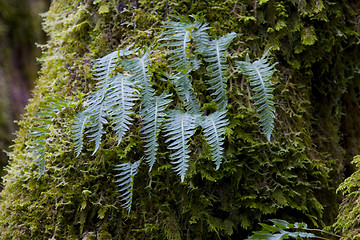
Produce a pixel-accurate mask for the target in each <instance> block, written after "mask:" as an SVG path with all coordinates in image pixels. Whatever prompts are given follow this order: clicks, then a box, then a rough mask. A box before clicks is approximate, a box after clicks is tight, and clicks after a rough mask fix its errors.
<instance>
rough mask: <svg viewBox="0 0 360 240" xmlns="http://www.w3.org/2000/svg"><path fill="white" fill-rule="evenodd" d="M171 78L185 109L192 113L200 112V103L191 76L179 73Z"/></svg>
mask: <svg viewBox="0 0 360 240" xmlns="http://www.w3.org/2000/svg"><path fill="white" fill-rule="evenodd" d="M171 79H172V81H173V82H174V84H175V89H176V91H177V92H178V94H179V97H180V99H181V101H182V102H183V103H184V105H185V109H186V110H187V111H189V112H190V113H192V114H200V103H199V101H198V100H197V98H196V95H195V91H194V89H193V87H192V85H191V80H190V79H189V76H188V75H187V74H185V73H177V74H175V75H173V76H171Z"/></svg>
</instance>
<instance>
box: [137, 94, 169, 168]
mask: <svg viewBox="0 0 360 240" xmlns="http://www.w3.org/2000/svg"><path fill="white" fill-rule="evenodd" d="M170 96H171V95H169V94H166V93H163V94H161V95H160V96H155V97H153V98H151V100H149V101H148V104H147V105H148V106H147V107H146V108H144V109H143V110H142V114H141V115H142V117H143V119H142V120H143V127H142V133H143V139H144V142H145V146H144V147H145V151H144V152H145V156H146V162H147V163H148V164H149V167H150V169H149V172H150V171H151V169H152V167H153V165H154V163H155V161H156V153H157V150H158V146H159V144H158V142H157V139H158V135H159V133H160V127H161V124H162V123H163V122H164V120H165V116H166V113H165V110H166V108H167V106H168V105H169V103H170V102H171V99H169V97H170Z"/></svg>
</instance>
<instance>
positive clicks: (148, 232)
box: [0, 0, 360, 239]
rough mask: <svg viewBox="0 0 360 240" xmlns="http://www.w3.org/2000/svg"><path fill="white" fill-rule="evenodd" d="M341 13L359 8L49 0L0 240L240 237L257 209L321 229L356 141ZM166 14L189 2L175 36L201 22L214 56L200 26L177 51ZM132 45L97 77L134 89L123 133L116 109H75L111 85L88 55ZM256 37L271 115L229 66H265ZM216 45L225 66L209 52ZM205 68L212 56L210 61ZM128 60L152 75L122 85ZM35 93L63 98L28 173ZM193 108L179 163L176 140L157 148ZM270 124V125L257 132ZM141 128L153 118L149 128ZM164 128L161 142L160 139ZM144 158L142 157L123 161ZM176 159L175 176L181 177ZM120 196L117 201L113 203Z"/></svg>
mask: <svg viewBox="0 0 360 240" xmlns="http://www.w3.org/2000/svg"><path fill="white" fill-rule="evenodd" d="M354 9H359V7H358V5H357V3H354V2H353V1H349V2H325V1H321V0H319V1H290V0H286V1H281V2H279V1H271V0H269V1H255V2H254V1H235V0H226V1H190V0H179V1H177V0H174V1H160V0H159V1H147V0H143V1H138V2H133V1H129V2H119V1H115V0H104V1H82V0H80V1H79V0H76V1H75V0H69V1H66V0H56V1H53V2H52V5H51V7H50V10H49V12H48V13H46V14H45V15H44V29H45V30H46V32H47V34H48V35H49V41H48V42H47V44H46V45H44V46H43V56H42V57H41V59H40V61H41V63H42V69H41V72H40V77H39V79H38V81H37V85H36V88H35V90H34V92H33V98H32V99H31V101H30V103H29V105H28V106H27V113H26V114H25V115H24V116H23V118H22V119H21V120H20V121H19V125H20V130H19V131H18V132H17V138H16V140H15V143H14V146H13V148H12V151H11V152H10V153H9V157H10V165H9V166H8V168H7V175H6V176H5V177H4V190H3V191H2V192H1V200H0V238H1V239H37V238H39V239H51V238H53V239H219V238H221V239H244V238H246V237H248V236H249V235H251V232H252V231H253V230H254V229H256V228H257V227H258V223H259V222H263V221H264V220H266V219H269V218H277V219H286V221H289V222H295V221H298V222H306V223H307V224H308V225H309V226H310V227H311V228H313V227H317V228H322V227H324V226H325V225H330V224H332V223H333V222H334V221H335V217H336V215H337V213H338V212H337V209H338V204H339V202H340V201H341V197H340V196H339V195H337V194H336V192H335V189H336V188H337V186H338V185H339V183H340V182H341V181H342V179H343V177H344V174H346V175H347V174H350V173H351V170H352V169H351V165H350V163H349V162H350V159H351V158H352V155H354V153H356V152H359V150H360V148H359V146H360V145H359V144H357V139H358V137H359V136H360V131H358V130H357V128H356V124H357V122H358V121H357V120H358V119H359V117H360V114H359V113H358V112H357V111H354V110H353V109H356V108H353V107H350V106H354V105H356V104H357V103H358V102H359V101H358V100H359V99H358V98H359V96H358V95H359V94H358V91H359V87H360V86H359V82H360V81H358V80H359V71H358V69H359V54H358V52H359V41H358V39H359V35H360V34H359V23H358V21H357V18H356V17H357V12H356V11H355V10H354ZM176 12H178V13H179V14H181V15H183V16H190V15H193V16H196V15H197V14H198V13H200V12H202V13H203V16H204V19H203V20H204V21H202V24H203V25H196V26H195V25H194V28H190V29H188V31H189V32H190V33H193V34H195V33H196V31H197V29H202V32H207V33H208V35H209V44H213V45H212V49H216V46H217V45H216V44H219V45H218V46H220V45H222V44H221V42H222V41H224V43H225V42H226V41H227V39H230V38H232V40H231V41H229V42H231V43H229V45H228V46H227V50H226V51H225V50H220V48H219V51H215V52H214V50H211V51H210V52H211V53H209V54H204V55H202V54H201V52H203V50H204V49H205V46H206V44H204V45H202V44H199V46H198V45H197V44H196V41H197V38H200V36H203V35H202V34H198V35H196V34H195V35H193V36H192V38H191V39H190V38H189V40H186V43H189V46H190V47H189V48H180V47H179V46H178V44H179V40H176V39H173V40H166V39H167V38H175V36H173V35H172V34H173V33H172V31H173V28H172V27H171V23H169V17H170V15H171V14H174V13H176ZM198 16H201V15H198ZM198 20H199V21H200V20H201V17H199V18H198ZM205 20H206V23H207V24H208V25H205V24H204V23H205ZM176 22H177V23H178V22H179V21H178V20H175V21H174V22H173V23H176ZM180 22H181V21H180ZM185 22H186V21H185ZM169 24H170V25H169ZM180 25H181V24H180ZM178 27H182V26H178ZM208 27H211V28H208ZM231 33H235V34H236V37H235V38H233V34H231ZM161 34H162V35H161ZM181 34H182V35H181V36H185V35H187V32H186V31H184V32H182V33H181ZM184 34H185V35H184ZM179 36H180V34H179ZM218 36H221V37H218ZM201 38H202V37H201ZM159 39H163V40H159ZM164 39H165V40H164ZM210 39H213V41H210ZM131 44H134V46H132V47H131V48H129V49H128V50H129V51H133V52H134V53H131V54H129V55H126V54H123V55H122V56H121V58H120V59H118V60H117V61H115V62H114V64H115V65H114V66H113V67H114V69H113V71H112V73H111V74H109V73H105V75H101V76H105V78H106V76H109V77H110V78H109V79H108V80H109V84H112V83H111V82H112V80H113V79H114V78H115V77H116V76H117V75H119V76H118V79H119V80H121V81H119V83H120V82H123V83H125V85H126V86H128V87H130V86H131V88H132V89H134V90H131V91H130V92H131V93H132V94H133V95H134V96H132V95H129V94H128V95H127V96H128V97H129V98H130V99H134V100H129V104H130V103H131V104H133V105H131V107H129V109H131V111H130V110H129V112H130V113H129V115H124V116H123V118H122V119H123V121H122V122H123V123H126V121H125V120H128V121H129V122H131V124H125V125H126V126H127V127H128V129H127V128H126V127H125V126H124V125H122V124H121V123H120V122H119V125H117V124H115V123H114V122H115V119H119V116H116V115H117V113H119V112H116V114H115V112H111V111H112V110H111V111H105V112H103V115H100V116H99V115H96V114H95V112H93V111H92V110H91V108H89V107H90V106H91V105H93V106H94V107H95V106H96V108H94V110H95V109H97V110H96V111H98V109H99V108H98V106H99V105H101V104H102V103H103V102H96V101H95V97H96V98H98V99H100V97H101V96H104V99H102V100H103V101H108V100H109V101H111V99H107V96H108V95H110V92H112V93H113V92H115V89H119V88H120V86H119V85H112V86H113V87H112V88H108V89H107V91H106V93H103V94H102V92H101V91H102V90H101V89H102V87H101V86H100V85H99V83H100V84H103V83H105V82H106V81H107V80H105V79H99V78H101V77H100V75H98V76H96V75H95V76H94V75H93V74H94V72H95V74H96V73H102V72H103V71H102V70H101V66H102V64H103V63H105V64H106V63H108V62H107V60H106V59H102V57H103V56H108V54H109V53H113V52H114V51H115V53H114V55H115V56H116V58H117V57H118V56H119V55H121V54H118V51H117V50H118V49H126V48H128V47H129V46H130V45H131ZM167 44H173V45H172V46H166V45H167ZM226 45H227V44H224V46H226ZM270 47H272V50H271V57H272V60H269V61H268V63H267V64H269V65H268V66H272V63H274V62H277V63H278V64H277V65H276V69H277V71H276V72H274V75H273V77H272V78H271V83H272V87H269V88H270V89H271V88H274V89H273V90H272V92H271V93H270V92H269V93H268V94H269V95H266V96H269V98H264V97H261V98H262V99H263V100H264V99H269V100H268V101H267V100H266V101H265V102H266V104H268V106H273V107H274V108H275V109H276V118H274V119H273V120H272V117H273V114H274V111H268V112H262V109H261V106H264V105H263V104H264V103H262V102H258V103H259V104H257V103H256V100H257V99H255V101H253V98H254V97H252V96H256V95H259V96H262V94H265V93H264V92H260V91H257V89H253V87H252V85H251V81H250V83H249V82H248V81H247V79H246V78H247V75H248V74H247V71H245V70H244V69H243V68H238V65H239V63H238V61H242V62H247V61H246V55H247V54H248V55H249V56H250V58H251V59H263V60H265V59H266V57H264V58H262V57H261V56H263V51H264V50H266V49H269V48H270ZM137 48H139V49H140V50H139V49H138V50H135V49H137ZM209 49H210V48H209ZM184 50H185V52H184ZM135 53H137V55H135ZM220 53H221V54H224V58H223V60H225V62H222V60H221V61H215V59H213V57H215V56H217V55H218V54H220ZM181 54H182V56H184V57H181ZM109 56H110V55H109ZM195 56H197V58H195ZM170 58H171V59H170ZM93 59H98V60H97V61H96V63H97V64H99V65H98V66H99V67H97V66H96V63H95V65H93ZM101 59H102V60H104V61H102V60H101ZM258 61H259V60H258ZM216 62H220V63H221V64H222V65H221V66H220V67H217V68H215V67H214V69H213V68H212V67H211V66H212V65H214V63H216ZM255 62H256V61H254V62H252V64H254V63H255ZM141 63H148V64H147V65H146V64H144V66H147V73H146V74H142V76H143V78H144V79H145V80H146V79H149V80H150V83H151V84H146V81H139V83H137V84H136V85H132V84H133V81H134V78H135V76H136V75H138V77H141V74H140V73H141V69H145V68H141V69H140V70H137V69H136V66H139V65H141ZM200 63H202V64H200ZM243 64H244V63H243ZM264 64H265V63H264ZM240 65H242V64H240ZM224 67H225V68H224ZM190 70H191V71H190ZM188 71H189V72H188ZM270 72H271V71H270ZM222 73H224V75H222ZM132 76H134V78H133V77H132ZM138 77H136V78H138ZM250 78H251V77H250ZM250 80H251V79H250ZM225 82H226V84H225ZM144 83H145V84H144ZM189 83H190V84H189ZM125 85H123V86H125ZM254 85H257V86H259V84H258V83H254ZM184 86H191V87H188V88H184ZM215 86H216V87H215ZM151 89H152V90H151ZM215 89H216V90H215ZM116 91H117V90H116ZM140 92H141V93H142V94H140ZM224 93H225V96H226V97H224ZM139 94H140V95H139ZM151 94H154V97H151ZM171 94H172V95H171ZM271 95H273V99H271ZM46 96H50V97H56V96H57V97H60V98H62V99H64V101H66V102H72V103H76V106H74V107H72V106H69V107H65V108H61V111H59V112H58V113H57V118H56V119H55V120H54V121H52V122H51V127H50V131H49V132H47V133H46V136H47V139H48V140H47V142H46V147H45V149H46V153H47V154H46V155H45V156H44V158H43V159H44V162H45V165H46V168H45V171H44V173H43V174H42V176H41V177H40V178H39V176H40V173H39V171H38V165H37V164H36V162H35V161H34V158H33V153H32V152H31V151H29V146H30V145H31V144H30V143H31V142H33V141H34V140H35V138H36V137H33V136H30V135H29V132H31V131H29V129H34V128H35V129H36V128H37V127H40V125H42V124H43V123H39V122H38V121H36V119H39V116H37V115H36V113H39V112H41V111H42V110H41V109H42V108H41V107H40V106H43V105H47V104H48V103H49V102H48V99H47V98H46ZM121 96H122V95H114V96H113V97H121ZM92 97H94V99H93V98H92ZM255 98H256V97H255ZM135 99H136V100H135ZM144 99H149V101H144ZM185 99H186V101H185ZM170 100H171V101H170ZM92 101H94V103H92ZM114 103H116V105H115V106H114V107H117V108H118V107H119V106H118V105H117V104H118V102H117V101H114ZM156 104H158V105H157V106H159V107H158V109H159V112H161V113H162V114H163V115H159V121H157V122H156V123H155V122H154V121H153V120H151V118H152V119H154V118H155V116H154V115H152V114H150V113H149V112H152V111H150V110H149V109H157V107H155V108H154V106H156ZM272 104H273V105H272ZM146 105H147V106H146ZM151 106H152V107H151ZM224 106H227V107H226V108H225V110H226V114H225V113H223V112H224V111H222V110H223V109H224ZM147 107H148V108H147ZM120 109H123V108H121V107H120ZM167 109H171V110H173V111H170V112H168V111H167ZM176 109H178V110H176ZM184 109H185V110H186V112H185V111H184ZM124 110H125V108H124ZM126 111H127V110H126ZM120 112H121V111H120ZM193 112H194V113H196V112H200V115H204V117H205V116H206V118H207V120H206V121H205V120H204V121H203V122H202V124H201V126H198V125H197V127H195V126H193V125H195V124H198V123H197V122H196V121H195V120H192V119H191V120H189V121H187V123H189V122H190V123H191V124H189V125H191V126H189V129H190V130H189V132H190V133H191V134H193V131H195V133H194V134H193V135H192V136H191V137H188V136H185V135H184V136H183V137H184V142H185V143H187V144H186V146H187V148H186V149H185V150H183V152H186V154H187V156H188V158H187V157H186V155H184V156H185V157H182V158H178V155H174V154H175V153H176V152H177V151H179V149H178V148H176V149H174V150H173V149H170V150H169V149H168V148H167V147H168V146H169V144H172V143H173V142H175V141H176V140H175V139H178V138H176V137H175V136H177V135H176V134H177V133H178V132H177V133H175V134H173V131H176V128H174V127H173V126H170V123H171V122H177V121H178V119H179V116H181V117H185V116H186V117H190V116H193V115H192V114H193ZM81 113H82V114H81ZM109 113H111V114H109ZM212 114H214V115H212ZM222 114H223V115H222ZM126 116H128V117H129V118H131V119H132V120H131V121H130V120H129V119H128V118H127V117H126ZM146 116H148V117H149V118H150V119H148V118H146ZM209 116H212V118H208V117H209ZM225 116H226V117H225ZM96 117H98V118H99V120H100V122H99V121H98V120H97V119H96ZM101 118H102V119H105V120H106V121H107V122H106V123H105V120H103V122H102V121H101ZM40 119H41V118H40ZM216 119H219V124H220V125H222V124H224V125H226V127H225V128H224V127H222V126H221V127H220V128H221V129H224V133H222V135H221V136H222V137H223V138H224V140H223V144H222V149H220V148H218V147H219V145H218V144H212V142H211V141H213V136H214V134H213V132H214V131H213V130H212V129H211V128H209V125H210V126H211V124H210V123H211V121H214V122H215V121H216ZM225 119H227V121H228V122H226V124H225V122H224V121H225ZM221 122H222V123H221ZM94 123H95V124H94ZM99 123H101V125H100V124H99ZM92 124H93V125H92ZM272 124H273V128H274V129H276V131H273V132H272V133H271V134H270V135H269V131H268V129H272ZM144 125H148V126H151V127H149V132H148V133H147V135H145V134H143V133H144V132H145V131H144V130H146V129H144ZM265 125H266V126H267V127H266V126H265ZM117 126H118V127H117ZM176 127H178V125H177V126H176ZM115 128H116V130H114V129H115ZM160 128H161V131H159V132H158V130H159V129H160ZM74 129H77V131H75V132H74ZM261 131H263V132H264V133H265V136H264V134H262V133H261ZM125 132H126V134H124V135H123V136H121V137H120V138H119V135H120V134H121V133H125ZM211 132H212V134H211ZM94 134H95V135H94ZM166 134H168V136H166ZM82 135H84V136H83V137H82ZM92 135H93V136H92ZM170 135H171V136H170ZM99 136H100V137H99ZM270 136H271V141H268V139H270ZM169 137H170V138H174V140H169V141H168V142H166V141H167V139H168V138H169ZM222 137H220V138H222ZM155 138H157V140H156V141H154V139H155ZM119 139H121V141H120V142H119ZM73 140H75V142H76V143H77V144H76V145H75V146H74V144H73ZM185 140H186V141H185ZM208 142H210V143H208ZM174 145H176V144H174ZM176 147H178V146H176ZM219 151H220V152H221V151H222V152H221V154H216V155H215V154H214V153H215V152H219ZM220 155H221V156H222V157H221V158H219V157H218V156H220ZM143 156H145V162H146V163H148V164H139V166H137V164H138V161H139V160H140V159H141V158H142V157H143ZM171 156H172V157H171ZM179 159H181V161H182V162H183V163H184V162H186V164H188V166H186V167H180V168H179V170H180V171H177V173H179V174H180V175H181V176H184V179H183V180H184V181H183V182H182V181H181V180H182V179H181V177H178V176H176V174H174V172H173V168H174V166H180V165H179V164H180V163H176V161H177V160H179ZM187 159H189V160H187ZM219 159H220V160H219ZM129 163H131V165H130V164H129ZM172 163H175V164H172ZM214 163H215V167H214ZM220 163H221V164H220ZM116 166H117V167H116ZM183 166H185V165H183ZM217 166H219V167H218V170H216V168H217ZM185 168H186V175H185V173H183V172H181V171H182V170H183V169H185ZM115 169H118V170H115ZM344 169H349V172H345V171H344ZM150 170H151V171H150ZM123 173H125V174H124V175H122V174H123ZM135 173H136V176H135ZM117 174H120V175H119V176H116V175H117ZM122 177H125V178H126V179H125V178H124V179H123V180H122ZM129 177H130V178H129ZM117 180H119V181H118V182H116V181H117ZM118 185H120V193H119V192H118V191H119V186H118ZM122 189H124V191H122ZM128 190H130V191H128ZM129 193H131V195H129ZM122 194H125V195H124V196H125V197H124V200H122V199H121V198H119V195H122ZM130 203H131V211H130V213H129V212H128V209H129V208H128V206H130ZM123 204H124V206H125V207H126V209H123V208H121V205H123ZM344 204H345V205H347V203H346V202H345V203H344ZM340 210H341V209H340ZM345 215H346V213H345ZM340 216H341V215H340ZM338 219H339V225H338V226H339V227H338V228H337V231H338V232H344V236H346V235H349V236H350V239H351V236H352V234H353V231H352V230H354V229H355V228H356V223H355V221H353V223H354V224H353V225H352V226H350V227H349V228H343V227H342V226H346V225H344V222H342V221H341V219H342V218H338Z"/></svg>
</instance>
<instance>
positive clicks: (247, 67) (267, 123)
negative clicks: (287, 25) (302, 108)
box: [236, 50, 276, 141]
mask: <svg viewBox="0 0 360 240" xmlns="http://www.w3.org/2000/svg"><path fill="white" fill-rule="evenodd" d="M268 52H269V50H268V51H267V52H265V54H264V55H263V56H262V57H261V58H260V59H259V60H256V61H254V62H253V63H251V62H250V59H249V56H248V55H247V56H246V61H237V62H236V64H237V66H238V67H239V68H240V69H241V70H242V71H243V73H244V74H245V75H246V76H247V78H248V80H249V81H250V85H251V86H252V90H253V91H254V92H255V95H254V96H253V98H254V99H255V105H257V106H258V108H257V112H258V114H259V116H260V126H261V127H262V128H263V131H264V133H265V135H266V137H267V139H268V141H270V138H271V133H272V131H273V130H274V118H275V107H274V101H273V98H274V96H273V94H272V92H273V90H274V88H273V87H272V85H271V82H270V79H271V77H272V75H273V73H274V72H275V69H274V66H275V65H276V63H275V64H273V65H270V64H269V63H268V59H267V58H266V55H267V54H268Z"/></svg>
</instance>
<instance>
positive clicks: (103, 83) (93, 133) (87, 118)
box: [72, 46, 134, 156]
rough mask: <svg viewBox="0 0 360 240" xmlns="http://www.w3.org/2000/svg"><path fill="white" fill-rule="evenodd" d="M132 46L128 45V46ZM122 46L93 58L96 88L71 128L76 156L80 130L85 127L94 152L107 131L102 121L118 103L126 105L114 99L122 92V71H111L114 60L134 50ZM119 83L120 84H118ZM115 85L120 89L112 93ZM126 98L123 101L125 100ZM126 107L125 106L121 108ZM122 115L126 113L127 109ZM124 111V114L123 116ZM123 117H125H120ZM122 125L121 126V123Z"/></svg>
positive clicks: (80, 140)
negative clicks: (119, 48) (114, 73)
mask: <svg viewBox="0 0 360 240" xmlns="http://www.w3.org/2000/svg"><path fill="white" fill-rule="evenodd" d="M130 47H131V46H130ZM130 47H128V48H126V49H124V50H119V51H114V52H112V53H110V54H108V55H106V56H104V57H102V58H98V59H95V60H94V65H93V67H94V73H93V76H94V77H95V79H96V80H98V82H97V83H96V91H95V92H93V93H91V94H90V96H89V97H88V99H87V100H86V101H85V103H84V105H85V107H86V109H85V110H84V111H83V112H82V113H80V114H78V116H77V117H76V119H75V125H74V126H73V128H72V131H73V134H74V136H73V139H74V141H75V151H76V155H77V156H78V155H79V154H80V152H81V150H82V145H83V133H84V131H85V128H87V130H86V131H85V134H87V137H88V138H90V142H94V143H95V148H94V151H93V154H95V153H96V151H97V150H98V149H99V147H100V144H101V140H102V136H103V135H104V134H105V133H106V132H105V130H104V124H107V123H108V120H107V119H108V118H110V119H112V116H111V115H117V114H118V113H117V111H118V110H119V107H118V106H119V105H121V106H125V105H126V104H127V103H126V102H119V103H117V102H116V100H118V99H119V96H124V97H125V98H126V97H127V96H126V93H125V95H122V94H123V93H122V91H125V90H124V89H121V86H120V87H119V84H118V83H117V82H118V81H120V82H121V80H119V79H122V78H123V77H122V76H123V75H117V76H112V72H113V71H114V70H115V67H116V64H117V62H118V61H119V60H120V57H123V56H127V55H130V54H133V53H134V51H132V50H129V48H130ZM120 85H121V84H120ZM114 89H117V90H119V92H116V93H114ZM125 98H124V99H123V101H126V100H125ZM124 109H125V110H126V111H127V110H128V108H127V107H125V108H124ZM125 115H129V113H128V112H127V113H126V114H125ZM125 115H123V117H126V116H125ZM120 121H121V120H119V121H117V123H115V124H116V127H115V128H116V130H117V132H118V134H119V142H120V141H121V137H122V134H123V133H122V132H123V131H124V129H123V125H121V123H119V122H120ZM123 121H124V120H123ZM120 125H121V127H120Z"/></svg>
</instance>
